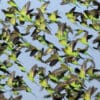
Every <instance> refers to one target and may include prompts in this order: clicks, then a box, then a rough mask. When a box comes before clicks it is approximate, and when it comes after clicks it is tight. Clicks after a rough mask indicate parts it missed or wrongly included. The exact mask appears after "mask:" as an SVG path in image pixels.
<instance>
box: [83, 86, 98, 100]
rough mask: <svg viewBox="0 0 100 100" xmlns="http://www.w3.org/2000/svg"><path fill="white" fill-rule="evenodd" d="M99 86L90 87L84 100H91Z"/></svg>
mask: <svg viewBox="0 0 100 100" xmlns="http://www.w3.org/2000/svg"><path fill="white" fill-rule="evenodd" d="M96 90H97V88H95V87H90V88H88V90H86V92H85V93H84V96H83V99H84V100H91V96H92V95H93V94H94V93H95V92H96Z"/></svg>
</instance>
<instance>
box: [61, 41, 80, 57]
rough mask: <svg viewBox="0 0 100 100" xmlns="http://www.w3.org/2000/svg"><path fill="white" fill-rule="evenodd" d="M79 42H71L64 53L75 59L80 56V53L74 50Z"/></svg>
mask: <svg viewBox="0 0 100 100" xmlns="http://www.w3.org/2000/svg"><path fill="white" fill-rule="evenodd" d="M77 41H78V40H73V41H72V42H70V43H69V44H68V46H66V47H65V48H63V49H62V50H63V51H64V53H65V55H68V56H73V57H77V56H79V53H78V51H76V50H74V49H75V46H76V44H77Z"/></svg>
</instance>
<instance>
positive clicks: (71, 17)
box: [65, 7, 76, 23]
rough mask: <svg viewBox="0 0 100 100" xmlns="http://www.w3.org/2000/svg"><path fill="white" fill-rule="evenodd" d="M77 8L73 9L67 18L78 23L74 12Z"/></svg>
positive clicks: (67, 14) (66, 14)
mask: <svg viewBox="0 0 100 100" xmlns="http://www.w3.org/2000/svg"><path fill="white" fill-rule="evenodd" d="M75 9H76V7H73V8H72V9H71V10H70V11H69V12H67V13H65V16H66V17H67V18H68V19H69V20H70V21H71V22H72V23H75V22H76V16H74V14H73V12H74V11H75Z"/></svg>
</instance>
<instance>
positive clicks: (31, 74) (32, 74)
mask: <svg viewBox="0 0 100 100" xmlns="http://www.w3.org/2000/svg"><path fill="white" fill-rule="evenodd" d="M37 68H38V66H37V65H34V66H33V67H32V68H31V69H30V71H29V72H28V74H27V76H28V78H29V80H31V81H32V82H34V77H35V75H36V74H37Z"/></svg>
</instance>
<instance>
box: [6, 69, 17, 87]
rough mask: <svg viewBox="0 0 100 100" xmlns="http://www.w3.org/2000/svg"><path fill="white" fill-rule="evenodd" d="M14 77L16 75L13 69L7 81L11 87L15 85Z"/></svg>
mask: <svg viewBox="0 0 100 100" xmlns="http://www.w3.org/2000/svg"><path fill="white" fill-rule="evenodd" d="M14 77H15V71H13V72H12V73H11V74H10V76H9V77H8V80H7V81H6V83H7V85H8V86H9V87H13V80H14Z"/></svg>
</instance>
